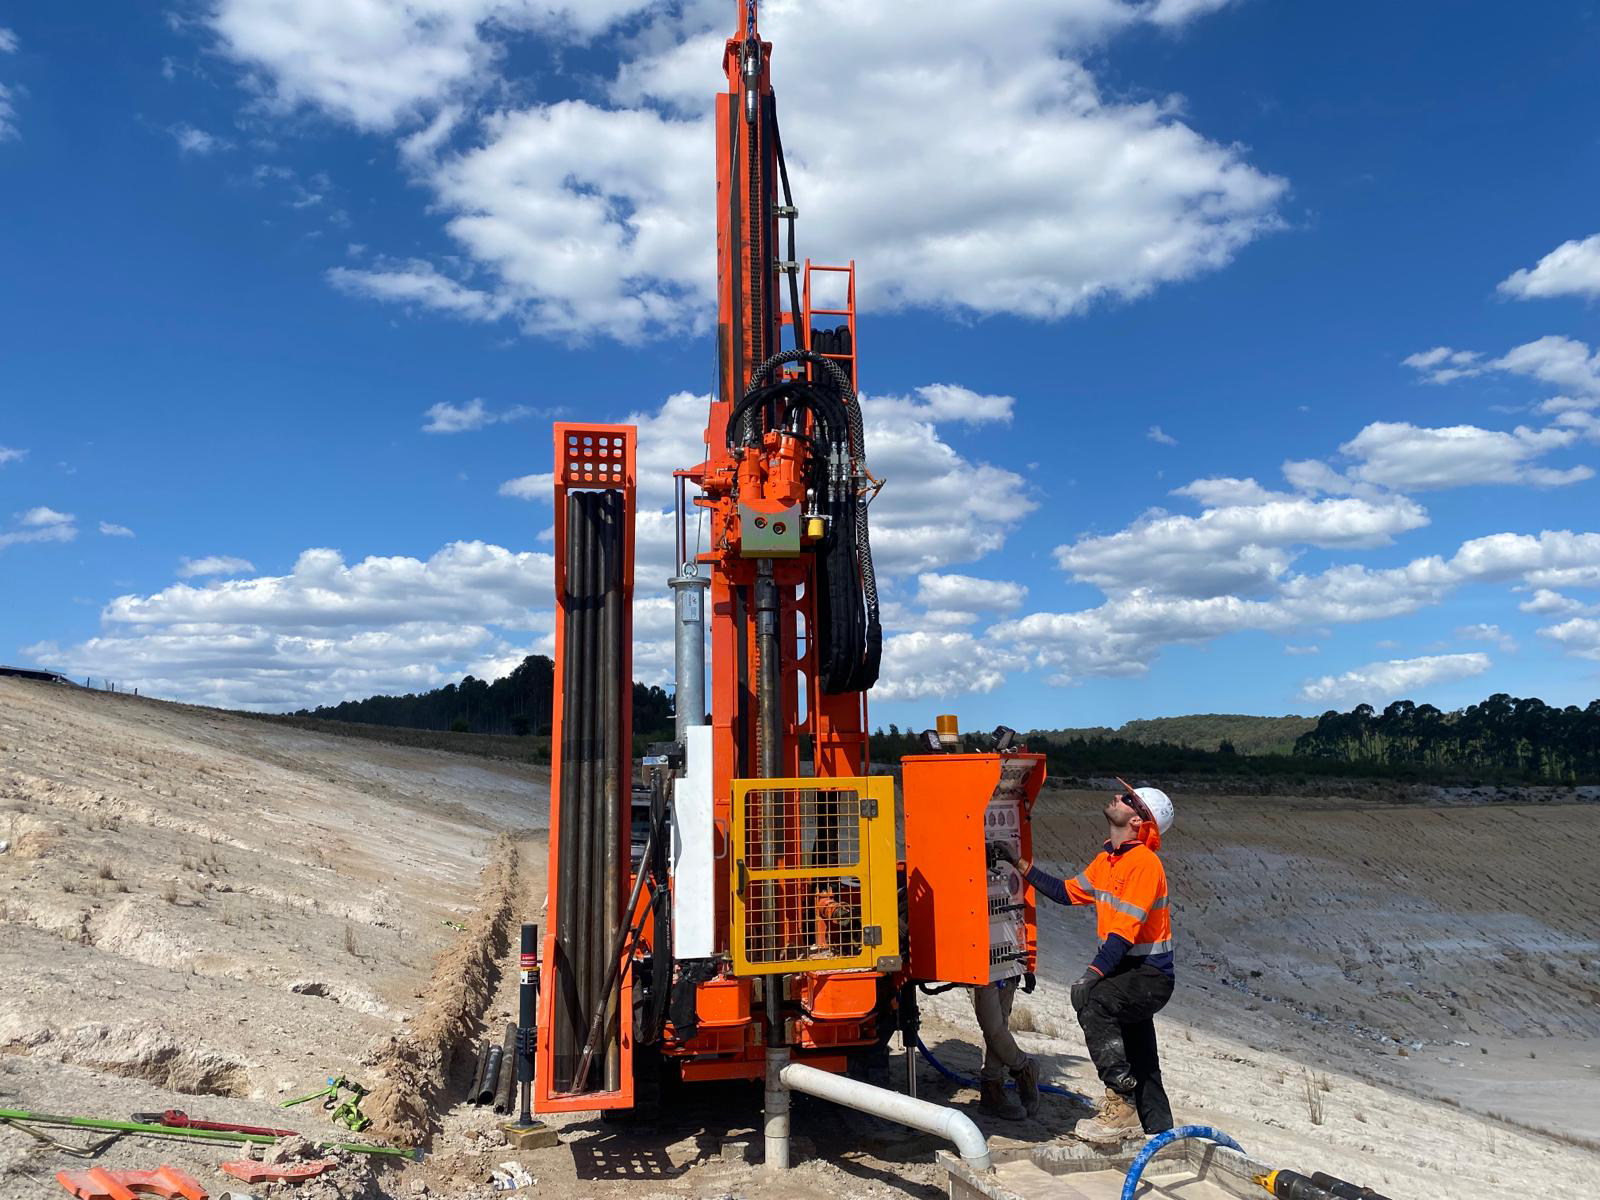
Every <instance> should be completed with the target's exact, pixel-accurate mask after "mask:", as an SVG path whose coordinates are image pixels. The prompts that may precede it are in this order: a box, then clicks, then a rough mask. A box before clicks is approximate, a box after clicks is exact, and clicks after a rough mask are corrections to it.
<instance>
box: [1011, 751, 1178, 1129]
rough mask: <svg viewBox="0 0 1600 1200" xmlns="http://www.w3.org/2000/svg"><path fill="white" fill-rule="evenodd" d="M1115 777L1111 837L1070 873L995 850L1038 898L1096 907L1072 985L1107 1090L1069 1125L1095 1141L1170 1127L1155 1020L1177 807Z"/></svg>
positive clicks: (1167, 935) (1168, 937) (1166, 946)
mask: <svg viewBox="0 0 1600 1200" xmlns="http://www.w3.org/2000/svg"><path fill="white" fill-rule="evenodd" d="M1117 782H1118V783H1119V784H1122V791H1120V792H1118V793H1117V794H1116V795H1115V796H1114V797H1112V799H1111V802H1110V803H1109V804H1107V805H1106V808H1105V817H1106V823H1107V826H1108V827H1109V836H1108V837H1107V838H1106V842H1105V845H1104V847H1103V848H1102V849H1101V851H1100V853H1099V854H1098V855H1097V856H1096V857H1095V860H1094V861H1093V862H1092V863H1090V864H1089V865H1088V866H1087V867H1085V868H1084V869H1083V870H1082V871H1081V872H1079V873H1078V875H1077V876H1076V877H1075V878H1072V879H1057V878H1056V877H1055V876H1054V875H1051V874H1050V873H1049V872H1047V871H1043V870H1041V869H1040V868H1039V867H1037V866H1035V865H1034V864H1033V863H1032V862H1031V861H1027V860H1021V861H1019V860H1018V858H1017V857H1016V855H1015V852H1014V851H1012V850H1011V849H1010V848H1009V847H1002V846H999V845H998V844H997V845H995V847H994V852H995V853H996V854H997V855H998V856H999V857H1002V858H1006V859H1008V860H1010V861H1011V862H1012V863H1013V865H1015V866H1016V867H1017V869H1018V870H1020V871H1021V872H1022V873H1023V875H1024V876H1026V878H1027V880H1028V882H1029V883H1030V884H1032V885H1033V887H1034V889H1035V890H1036V892H1037V893H1038V894H1039V895H1041V896H1048V897H1049V898H1050V899H1052V900H1054V901H1055V902H1056V903H1058V904H1092V905H1094V907H1095V916H1096V926H1097V929H1098V934H1099V938H1100V950H1099V952H1098V953H1097V954H1096V955H1095V957H1094V961H1093V962H1091V963H1090V964H1089V965H1088V967H1087V968H1086V969H1085V970H1084V972H1083V975H1082V976H1081V977H1080V978H1079V979H1078V981H1077V982H1076V983H1074V984H1073V985H1072V1007H1073V1008H1074V1009H1075V1010H1076V1011H1077V1014H1078V1024H1079V1025H1081V1026H1082V1027H1083V1037H1084V1041H1085V1042H1086V1043H1087V1044H1088V1047H1089V1058H1090V1059H1091V1061H1093V1063H1094V1066H1095V1070H1096V1071H1097V1072H1099V1075H1100V1082H1101V1083H1103V1084H1105V1088H1106V1094H1105V1099H1104V1100H1102V1101H1101V1103H1100V1110H1099V1112H1098V1113H1097V1114H1096V1115H1095V1116H1094V1117H1093V1118H1091V1119H1089V1120H1084V1121H1079V1122H1078V1126H1077V1128H1076V1129H1075V1130H1074V1132H1075V1133H1076V1134H1077V1136H1078V1137H1080V1138H1083V1139H1084V1140H1086V1141H1094V1142H1111V1141H1121V1140H1122V1139H1124V1138H1130V1137H1137V1136H1139V1135H1140V1133H1141V1132H1142V1133H1160V1132H1162V1131H1163V1130H1166V1129H1171V1128H1172V1108H1171V1106H1170V1105H1169V1104H1168V1102H1167V1093H1166V1090H1165V1089H1164V1088H1163V1087H1162V1086H1161V1063H1160V1060H1159V1058H1158V1057H1157V1052H1156V1027H1155V1022H1154V1020H1153V1019H1152V1018H1154V1016H1155V1015H1156V1013H1158V1012H1160V1011H1161V1009H1162V1008H1163V1007H1165V1005H1166V1003H1167V1001H1168V1000H1170V999H1171V998H1172V988H1173V971H1172V916H1171V911H1170V910H1169V908H1168V906H1167V872H1166V869H1165V868H1164V867H1163V866H1162V865H1161V859H1160V857H1159V856H1158V855H1157V853H1156V851H1158V850H1159V849H1160V848H1161V835H1162V834H1164V833H1166V831H1167V830H1168V829H1169V828H1171V826H1172V817H1173V807H1172V801H1171V800H1170V799H1169V798H1168V797H1167V794H1166V793H1165V792H1163V791H1161V790H1160V789H1159V788H1152V787H1142V788H1132V787H1129V786H1128V785H1127V784H1126V783H1123V781H1122V780H1121V779H1118V780H1117Z"/></svg>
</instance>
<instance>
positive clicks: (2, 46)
mask: <svg viewBox="0 0 1600 1200" xmlns="http://www.w3.org/2000/svg"><path fill="white" fill-rule="evenodd" d="M16 50H17V35H16V34H15V33H14V32H13V31H12V30H10V29H6V28H4V27H0V54H15V53H16ZM18 90H19V89H17V88H15V87H8V86H7V85H6V84H4V83H0V142H4V141H9V140H11V139H12V138H15V137H16V136H17V106H16V102H15V97H16V95H17V92H18ZM0 461H4V460H3V459H0Z"/></svg>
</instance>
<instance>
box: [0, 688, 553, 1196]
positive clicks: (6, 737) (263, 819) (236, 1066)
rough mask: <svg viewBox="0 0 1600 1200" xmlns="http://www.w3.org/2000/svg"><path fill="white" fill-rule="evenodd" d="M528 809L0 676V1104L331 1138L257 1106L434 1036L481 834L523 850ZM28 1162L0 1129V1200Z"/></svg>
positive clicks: (471, 927)
mask: <svg viewBox="0 0 1600 1200" xmlns="http://www.w3.org/2000/svg"><path fill="white" fill-rule="evenodd" d="M547 797H548V776H547V775H546V773H545V772H544V771H543V770H542V769H540V768H536V767H528V766H521V765H517V764H512V763H506V762H491V761H486V760H481V759H469V758H463V757H460V756H456V755H449V754H442V753H439V752H436V751H429V750H423V749H411V748H404V747H396V746H389V745H381V744H377V743H366V742H355V741H351V740H347V739H333V738H329V737H325V736H319V735H316V734H312V733H307V732H304V731H301V730H296V729H291V728H284V727H279V726H274V725H272V724H270V723H265V722H257V721H249V720H245V719H241V718H238V717H233V716H230V715H228V714H225V713H219V712H216V711H214V710H209V709H200V708H192V707H189V706H185V705H174V704H164V703H161V702H156V701H150V700H145V699H139V698H135V697H131V696H122V695H110V694H107V693H97V692H88V691H83V690H79V689H74V688H67V687H62V686H60V685H48V684H32V683H25V682H21V681H16V680H8V679H0V842H4V843H6V848H5V850H4V851H3V852H0V977H3V978H4V979H5V980H6V984H5V986H4V988H0V1107H12V1108H16V1107H20V1108H27V1109H35V1110H44V1111H52V1112H67V1113H78V1114H83V1115H91V1116H101V1117H111V1118H115V1119H126V1117H127V1116H128V1114H129V1113H130V1112H133V1111H161V1110H163V1109H166V1108H181V1109H185V1110H187V1111H189V1112H190V1113H191V1114H193V1115H196V1116H207V1115H215V1116H217V1117H218V1118H219V1119H225V1120H226V1119H231V1120H243V1121H246V1122H249V1123H253V1124H263V1125H274V1126H283V1125H286V1126H289V1127H302V1128H305V1129H306V1130H307V1131H308V1132H311V1133H314V1134H316V1135H318V1136H321V1137H328V1136H330V1135H331V1134H333V1133H335V1132H337V1130H336V1129H335V1128H334V1127H333V1126H332V1125H331V1123H330V1122H329V1120H328V1115H327V1113H325V1112H323V1111H321V1110H320V1109H319V1108H318V1107H317V1106H316V1105H315V1104H311V1105H307V1106H305V1107H303V1108H294V1109H287V1110H284V1109H279V1108H278V1107H277V1102H278V1101H280V1100H282V1099H284V1098H288V1097H292V1096H295V1095H300V1094H304V1093H306V1092H309V1091H311V1090H313V1089H314V1088H316V1087H318V1086H320V1085H321V1084H323V1083H325V1082H326V1080H327V1078H328V1077H329V1076H331V1075H340V1074H342V1075H346V1076H348V1077H349V1078H351V1079H355V1080H358V1081H360V1082H363V1083H366V1084H368V1085H369V1086H370V1085H375V1084H376V1082H377V1075H376V1072H375V1066H374V1061H373V1060H372V1058H371V1055H372V1053H373V1049H374V1047H383V1046H387V1045H389V1044H390V1042H391V1039H393V1038H394V1037H395V1036H396V1035H397V1034H398V1033H400V1032H401V1031H406V1032H407V1033H409V1032H410V1028H411V1026H412V1025H416V1026H417V1030H418V1032H417V1035H414V1038H415V1041H416V1044H418V1045H426V1044H430V1043H431V1044H434V1045H437V1044H438V1038H437V1037H435V1036H434V1032H432V1031H431V1023H432V1021H431V1016H430V1014H434V1013H438V1012H443V1011H445V1009H447V1008H448V1007H449V1004H450V1001H444V1002H438V1003H435V1004H430V1003H429V997H430V995H431V994H433V993H431V992H430V980H431V979H433V978H434V977H435V965H436V962H438V963H450V964H452V966H453V967H455V968H460V969H458V970H453V971H452V973H451V976H450V979H449V980H448V981H447V983H448V984H449V985H450V987H451V988H453V989H454V992H455V997H454V1001H453V1002H454V1003H455V1004H456V1007H458V1008H460V1007H470V1004H471V1003H472V1001H473V999H474V989H475V990H476V996H478V997H481V995H482V993H483V992H484V991H485V990H486V986H487V985H486V984H484V983H483V981H482V976H483V975H484V974H485V973H486V971H487V969H488V967H487V963H488V960H489V959H490V958H492V957H493V956H494V955H495V954H497V953H498V952H499V948H500V945H501V943H500V942H497V941H495V940H494V938H501V939H503V937H504V925H505V921H506V915H505V914H506V911H507V909H508V907H509V901H508V900H504V899H502V900H501V901H500V902H499V904H498V906H497V907H496V908H495V910H494V912H493V913H492V914H491V915H489V916H485V915H484V914H483V913H482V911H481V906H482V905H483V903H484V901H485V899H486V896H487V895H489V894H493V893H494V892H495V891H496V890H497V889H498V891H499V892H501V893H503V892H504V891H505V889H506V887H507V886H508V884H507V881H506V873H507V872H508V871H510V870H511V869H512V867H511V864H510V862H509V859H508V857H507V855H505V854H501V855H500V856H499V857H495V853H494V852H495V847H496V839H497V838H503V835H505V834H507V833H510V832H514V831H521V832H523V833H524V834H527V835H533V836H537V831H538V830H539V829H541V828H543V827H544V825H545V820H546V816H547V809H548V800H547ZM507 844H508V843H507ZM491 862H492V864H493V865H492V869H491V870H490V871H489V873H488V876H487V879H486V884H485V885H480V874H481V873H483V872H484V869H485V866H486V865H488V864H491ZM481 886H486V887H487V892H482V891H480V887H481ZM461 925H465V926H466V929H467V932H462V931H460V930H459V929H458V928H456V926H461ZM485 927H488V928H490V929H492V934H493V936H492V937H488V938H486V937H485V936H484V933H483V931H484V929H485ZM474 971H475V972H476V975H477V982H476V983H475V984H474V982H473V978H474V974H473V973H474ZM434 991H435V992H437V991H438V989H434ZM425 1030H429V1031H428V1032H424V1031H425ZM424 1075H426V1071H424ZM424 1091H425V1084H424ZM374 1100H382V1098H381V1097H374V1098H369V1100H368V1101H367V1102H366V1103H367V1104H368V1105H372V1104H373V1103H374ZM378 1107H379V1108H381V1110H382V1115H383V1116H385V1117H391V1116H393V1115H396V1114H398V1112H399V1110H400V1109H401V1108H402V1107H403V1106H402V1105H399V1104H398V1103H396V1104H391V1103H389V1102H387V1101H384V1102H382V1103H381V1104H380V1105H379V1106H378ZM391 1110H393V1111H391ZM375 1111H377V1110H376V1109H375ZM396 1128H397V1129H398V1128H399V1125H398V1122H397V1124H396ZM124 1145H126V1143H125V1144H124ZM181 1149H182V1148H181V1147H180V1148H179V1150H178V1151H175V1152H173V1155H169V1157H172V1158H173V1160H174V1161H180V1160H181V1159H182V1157H183V1156H182V1153H181ZM122 1153H124V1151H123V1149H122V1147H113V1148H112V1149H111V1150H110V1151H109V1152H108V1158H109V1159H111V1160H112V1161H115V1160H116V1159H117V1156H118V1155H119V1154H122ZM39 1154H40V1148H39V1147H38V1146H36V1145H34V1144H33V1143H32V1142H31V1141H30V1140H29V1139H27V1138H25V1137H24V1136H22V1135H21V1134H19V1133H17V1132H15V1131H11V1130H5V1129H0V1175H3V1176H4V1178H5V1180H6V1183H5V1184H4V1185H0V1195H4V1194H7V1192H8V1190H9V1189H10V1188H11V1185H12V1184H13V1183H14V1182H15V1181H18V1180H23V1179H26V1178H28V1172H30V1171H35V1172H36V1171H37V1167H36V1166H35V1164H36V1163H38V1162H39V1161H40V1159H39V1158H38V1155H39ZM150 1154H151V1152H150V1150H149V1147H148V1146H145V1147H143V1148H142V1152H141V1148H140V1147H138V1146H131V1147H129V1148H128V1149H127V1151H126V1157H127V1161H126V1162H125V1163H124V1164H123V1165H136V1162H142V1161H143V1160H144V1159H148V1158H149V1157H150ZM214 1158H215V1155H213V1154H205V1155H202V1156H201V1158H200V1160H199V1161H200V1162H202V1163H204V1164H212V1160H213V1159H214ZM58 1165H61V1164H58ZM213 1165H214V1164H213ZM54 1169H55V1168H52V1170H51V1172H45V1173H44V1176H43V1177H44V1178H45V1179H46V1180H48V1178H49V1175H50V1174H51V1173H52V1172H53V1170H54ZM207 1170H208V1171H210V1172H211V1174H212V1175H213V1176H214V1171H211V1166H210V1165H208V1166H207ZM212 1182H213V1183H214V1182H215V1179H214V1178H213V1180H212ZM50 1186H51V1187H54V1184H53V1183H52V1184H51V1185H50ZM14 1194H28V1195H36V1194H42V1193H40V1192H38V1191H37V1190H34V1189H33V1187H32V1185H28V1188H27V1190H25V1191H22V1192H16V1193H14Z"/></svg>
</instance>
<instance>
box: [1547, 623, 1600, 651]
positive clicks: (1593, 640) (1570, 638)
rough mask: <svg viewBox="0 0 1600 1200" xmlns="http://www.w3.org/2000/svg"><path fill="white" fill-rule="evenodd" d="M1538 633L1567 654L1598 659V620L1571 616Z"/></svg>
mask: <svg viewBox="0 0 1600 1200" xmlns="http://www.w3.org/2000/svg"><path fill="white" fill-rule="evenodd" d="M1539 635H1540V636H1541V637H1546V638H1549V639H1550V640H1551V641H1553V642H1555V643H1556V644H1557V645H1558V646H1560V647H1561V648H1562V649H1563V650H1565V651H1566V652H1567V653H1568V654H1571V655H1574V656H1576V657H1578V658H1591V659H1596V660H1600V621H1597V620H1594V619H1593V618H1592V617H1573V618H1572V619H1571V620H1568V621H1562V622H1561V623H1560V624H1559V625H1551V626H1549V627H1548V628H1545V629H1541V630H1539Z"/></svg>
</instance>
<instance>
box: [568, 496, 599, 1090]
mask: <svg viewBox="0 0 1600 1200" xmlns="http://www.w3.org/2000/svg"><path fill="white" fill-rule="evenodd" d="M593 499H594V493H593V492H580V493H578V503H579V505H580V513H579V528H580V530H581V531H582V536H581V537H580V539H579V541H580V554H581V557H582V564H583V565H582V568H581V572H582V579H583V595H582V597H581V598H580V603H579V606H578V612H579V618H578V631H579V632H578V637H579V640H578V653H579V655H580V658H579V666H578V696H577V702H578V722H579V724H578V792H577V803H576V805H575V806H574V807H575V810H576V816H577V825H578V853H577V858H576V865H577V868H578V878H577V902H578V911H577V912H576V913H575V914H574V915H575V917H576V924H575V926H574V928H573V943H572V946H571V948H570V951H569V953H570V954H571V957H572V966H573V974H574V976H575V978H576V979H577V982H578V1007H577V1009H576V1010H575V1011H574V1012H573V1022H572V1032H571V1038H572V1052H573V1054H574V1055H576V1054H577V1052H578V1043H579V1039H580V1038H582V1037H583V1034H584V1031H585V1030H587V1029H588V1027H589V1019H590V1016H591V1015H592V1013H593V1005H594V984H593V980H592V975H593V958H594V934H593V930H594V816H593V810H594V799H593V797H594V733H595V730H594V721H595V710H596V708H597V705H596V703H595V701H596V697H595V667H596V663H595V652H594V650H595V646H594V631H595V620H594V607H595V606H594V597H595V591H596V588H595V583H596V580H595V568H596V566H597V563H596V562H595V550H596V542H597V540H598V538H597V533H598V531H597V530H596V528H595V521H594V505H593ZM569 1086H570V1084H569Z"/></svg>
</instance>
